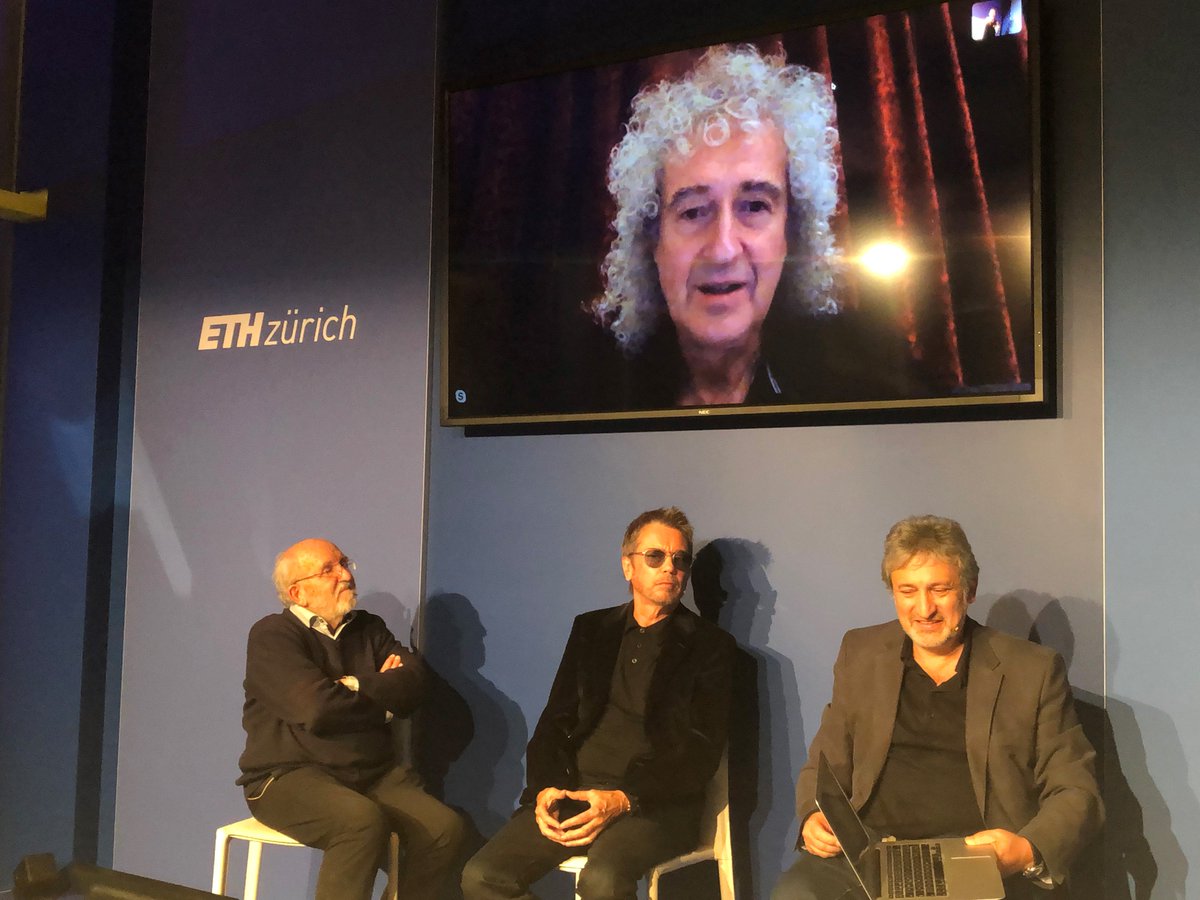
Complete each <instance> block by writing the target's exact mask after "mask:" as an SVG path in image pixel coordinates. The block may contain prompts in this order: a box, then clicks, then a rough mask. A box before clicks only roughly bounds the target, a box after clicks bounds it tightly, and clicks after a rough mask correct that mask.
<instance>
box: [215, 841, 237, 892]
mask: <svg viewBox="0 0 1200 900" xmlns="http://www.w3.org/2000/svg"><path fill="white" fill-rule="evenodd" d="M231 840H233V838H231V837H230V836H229V835H227V834H225V833H224V832H223V831H220V830H218V831H217V843H216V846H215V847H214V848H213V877H212V892H213V893H214V894H224V893H225V876H226V875H227V874H228V872H229V842H230V841H231Z"/></svg>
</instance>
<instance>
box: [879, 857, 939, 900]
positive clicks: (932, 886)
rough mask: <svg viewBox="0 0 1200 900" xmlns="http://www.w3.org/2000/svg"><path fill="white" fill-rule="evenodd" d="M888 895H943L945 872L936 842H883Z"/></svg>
mask: <svg viewBox="0 0 1200 900" xmlns="http://www.w3.org/2000/svg"><path fill="white" fill-rule="evenodd" d="M884 849H885V850H886V852H887V873H888V893H887V896H888V897H945V896H946V872H945V870H944V869H943V868H942V848H941V846H939V845H938V844H899V845H897V844H885V845H884Z"/></svg>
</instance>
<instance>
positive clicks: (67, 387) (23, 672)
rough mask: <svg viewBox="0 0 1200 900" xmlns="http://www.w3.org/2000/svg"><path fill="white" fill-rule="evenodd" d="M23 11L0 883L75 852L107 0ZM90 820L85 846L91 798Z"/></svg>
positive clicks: (4, 518) (2, 559)
mask: <svg viewBox="0 0 1200 900" xmlns="http://www.w3.org/2000/svg"><path fill="white" fill-rule="evenodd" d="M28 7H29V9H28V17H27V23H26V37H25V72H24V96H23V107H22V112H23V117H22V130H23V133H22V141H21V147H20V168H19V176H18V187H19V188H20V189H23V190H33V189H37V188H43V187H45V188H49V191H50V208H49V217H48V219H47V221H46V222H44V223H40V224H25V225H19V226H17V227H16V229H15V244H14V264H13V300H12V317H11V321H10V331H9V354H8V394H7V397H6V409H5V428H4V453H3V471H2V473H0V475H2V482H0V683H3V684H4V685H5V686H6V690H5V691H4V693H3V699H2V700H0V736H2V737H0V810H2V812H0V885H7V884H8V883H9V881H10V878H11V875H10V873H11V872H12V869H13V867H14V866H15V865H16V863H17V861H18V860H19V859H20V858H21V857H22V856H24V855H25V854H27V853H32V852H44V851H50V852H53V853H55V854H56V855H57V857H58V858H59V859H60V860H67V859H70V858H71V857H72V856H73V855H74V853H75V844H76V826H77V822H76V799H77V798H76V786H77V774H78V764H79V744H80V711H81V706H80V697H81V693H82V691H83V688H84V683H83V678H84V672H83V658H84V652H83V651H84V641H85V638H84V635H85V620H86V612H87V607H86V602H87V591H86V584H87V579H88V546H89V534H90V532H91V517H92V488H93V484H92V476H91V473H92V465H93V455H94V449H95V448H94V443H93V438H94V432H95V423H96V401H97V375H96V373H97V360H98V352H99V351H98V347H99V335H100V324H101V298H102V280H103V272H104V268H103V256H104V254H103V247H104V238H105V202H106V187H107V182H106V173H107V168H108V161H109V154H108V144H109V140H108V139H109V134H108V116H109V108H110V103H109V100H110V92H109V85H110V80H111V71H112V55H113V44H112V35H113V27H114V21H113V15H114V3H112V2H106V0H100V2H91V0H89V2H76V3H52V4H45V3H30V4H28ZM101 643H102V642H101ZM85 777H90V776H85ZM85 817H86V818H88V819H89V820H90V821H89V822H88V823H86V824H85V828H84V830H85V831H90V832H91V833H92V843H94V836H95V831H96V828H97V825H96V819H95V815H94V805H93V807H92V809H90V810H88V811H87V812H86V813H85ZM105 843H111V841H106V842H105ZM110 852H111V850H110V848H106V852H105V855H107V854H108V853H110Z"/></svg>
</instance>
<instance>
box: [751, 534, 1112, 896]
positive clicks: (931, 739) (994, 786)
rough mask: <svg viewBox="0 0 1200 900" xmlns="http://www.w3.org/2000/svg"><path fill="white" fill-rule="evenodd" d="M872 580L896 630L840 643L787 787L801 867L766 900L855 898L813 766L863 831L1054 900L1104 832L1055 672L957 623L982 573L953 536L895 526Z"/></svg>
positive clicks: (861, 631) (1059, 663) (1086, 749)
mask: <svg viewBox="0 0 1200 900" xmlns="http://www.w3.org/2000/svg"><path fill="white" fill-rule="evenodd" d="M882 575H883V582H884V584H885V585H887V587H888V589H889V590H890V591H891V594H892V598H893V600H894V601H895V605H896V617H897V620H898V621H895V622H887V623H885V624H883V625H875V626H872V627H869V628H857V629H854V630H852V631H850V632H848V633H847V634H846V636H845V637H844V638H843V640H842V647H841V650H840V652H839V653H838V658H837V662H836V663H834V667H833V699H832V700H831V702H830V703H829V705H828V706H827V707H825V711H824V713H823V715H822V717H821V727H820V729H819V730H818V731H817V735H816V737H815V738H814V739H813V742H812V746H811V747H810V748H809V751H808V761H807V762H806V763H805V765H804V768H803V769H802V770H801V771H800V777H799V780H798V783H797V786H796V811H797V816H798V818H799V820H800V838H799V841H798V842H797V849H798V850H799V851H800V858H799V860H797V862H796V863H795V864H794V865H793V866H792V868H791V869H789V870H788V871H787V872H785V873H784V875H783V877H782V878H781V879H780V881H779V883H778V884H777V885H776V887H775V892H774V894H773V897H774V900H837V898H840V897H842V896H843V895H844V896H846V897H857V896H859V895H860V894H861V889H860V888H858V887H857V886H856V882H855V880H854V875H853V873H852V872H851V871H850V869H849V866H848V865H847V864H846V861H845V858H844V857H843V855H842V852H841V846H840V845H839V843H838V840H837V838H836V837H835V836H834V834H833V833H832V831H831V830H830V827H829V822H828V821H827V820H826V818H825V816H824V814H822V813H821V812H820V811H819V810H818V809H817V806H816V801H815V799H814V795H815V792H816V767H817V759H818V758H819V756H820V754H822V753H824V754H825V757H826V758H827V759H828V760H829V764H830V765H831V766H832V768H833V771H834V773H835V774H836V775H837V777H838V780H839V781H840V782H841V783H842V784H843V785H844V786H846V788H847V792H848V793H849V794H850V802H851V803H852V804H853V805H854V807H855V809H857V810H858V813H859V816H860V817H861V818H862V819H863V821H864V823H865V824H866V825H867V826H868V828H870V829H872V830H874V831H875V832H877V833H879V834H881V835H894V836H895V837H897V838H900V839H911V838H928V837H941V836H949V835H965V836H967V838H966V839H967V842H968V843H971V844H985V843H986V844H991V845H992V847H993V849H994V850H995V851H996V857H997V860H998V861H999V865H1000V871H1001V875H1003V876H1004V877H1005V890H1006V892H1007V895H1008V897H1009V898H1013V897H1022V896H1035V895H1036V896H1040V897H1047V896H1049V895H1048V894H1043V893H1042V892H1041V891H1040V890H1036V889H1037V888H1041V889H1045V890H1047V891H1049V890H1054V889H1056V888H1057V886H1058V885H1061V884H1062V882H1063V880H1064V878H1065V877H1066V875H1067V871H1068V869H1069V867H1070V865H1071V862H1072V860H1073V859H1074V858H1075V856H1076V854H1077V853H1078V852H1079V851H1080V849H1081V848H1082V847H1083V845H1084V844H1085V843H1086V842H1087V841H1088V840H1089V839H1090V838H1091V837H1092V836H1093V835H1094V834H1095V833H1096V831H1097V830H1098V829H1099V827H1100V824H1101V822H1102V820H1103V805H1102V803H1101V799H1100V791H1099V788H1098V787H1097V785H1096V778H1095V772H1094V761H1095V751H1094V750H1093V749H1092V747H1091V745H1090V744H1089V743H1088V741H1087V738H1085V737H1084V735H1083V731H1082V729H1081V728H1080V725H1079V722H1078V721H1077V719H1076V717H1075V710H1074V707H1073V705H1072V700H1071V690H1070V687H1069V686H1068V685H1067V679H1066V671H1065V666H1064V664H1063V660H1062V657H1060V656H1059V655H1058V654H1057V653H1054V652H1053V651H1051V650H1049V649H1047V648H1044V647H1040V646H1038V645H1036V644H1033V643H1030V642H1029V641H1025V640H1021V639H1019V638H1015V637H1012V636H1010V635H1007V634H1004V633H1002V632H998V631H995V630H993V629H991V628H988V627H986V626H983V625H979V624H978V623H976V622H974V621H973V620H971V619H969V618H968V617H967V607H968V606H969V605H970V604H971V603H972V602H973V601H974V600H975V589H976V587H977V585H978V583H979V566H978V564H977V563H976V561H975V555H974V553H972V551H971V545H970V543H968V541H967V536H966V534H964V533H963V530H962V527H961V526H960V525H959V524H958V523H957V522H954V521H952V520H950V519H943V518H939V517H936V516H915V517H911V518H907V519H903V520H902V521H900V522H897V523H896V524H895V525H894V526H892V529H891V531H889V532H888V536H887V538H886V539H885V541H884V548H883V564H882ZM1031 888H1034V889H1033V890H1031Z"/></svg>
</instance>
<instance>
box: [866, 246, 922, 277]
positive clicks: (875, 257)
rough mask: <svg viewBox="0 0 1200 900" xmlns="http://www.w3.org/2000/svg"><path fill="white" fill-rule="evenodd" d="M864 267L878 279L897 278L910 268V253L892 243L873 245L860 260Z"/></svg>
mask: <svg viewBox="0 0 1200 900" xmlns="http://www.w3.org/2000/svg"><path fill="white" fill-rule="evenodd" d="M858 260H859V262H860V263H861V264H862V267H863V268H864V269H866V270H867V272H869V273H870V274H871V275H874V276H875V277H876V278H895V277H896V276H897V275H899V274H900V273H901V272H903V271H904V270H905V269H906V268H908V261H909V255H908V251H907V250H905V249H904V248H903V247H901V246H900V245H899V244H894V243H892V242H891V241H880V242H878V243H876V244H872V245H871V246H869V247H868V248H867V249H866V250H864V251H863V252H862V255H861V256H860V257H859V258H858Z"/></svg>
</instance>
